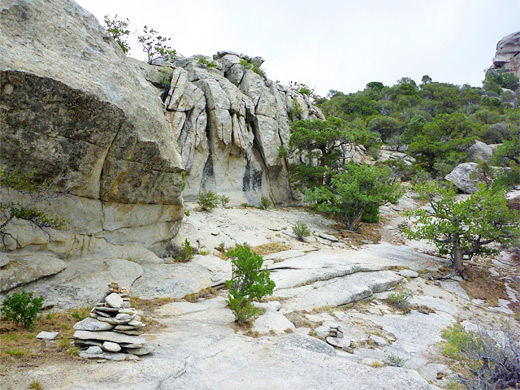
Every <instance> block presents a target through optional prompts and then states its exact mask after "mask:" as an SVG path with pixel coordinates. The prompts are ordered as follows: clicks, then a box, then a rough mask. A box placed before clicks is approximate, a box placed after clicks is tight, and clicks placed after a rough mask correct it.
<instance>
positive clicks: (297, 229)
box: [292, 221, 311, 241]
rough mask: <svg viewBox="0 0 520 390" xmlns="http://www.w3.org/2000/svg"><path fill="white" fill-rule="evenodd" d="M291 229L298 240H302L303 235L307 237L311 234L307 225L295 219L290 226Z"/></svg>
mask: <svg viewBox="0 0 520 390" xmlns="http://www.w3.org/2000/svg"><path fill="white" fill-rule="evenodd" d="M292 231H293V233H294V234H295V235H296V237H298V240H300V241H303V239H304V238H305V237H308V236H310V235H311V231H310V230H309V228H308V226H307V225H306V224H305V223H304V222H302V221H297V222H296V223H295V224H294V225H293V226H292Z"/></svg>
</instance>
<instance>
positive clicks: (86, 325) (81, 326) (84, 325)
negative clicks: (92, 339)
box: [74, 318, 114, 331]
mask: <svg viewBox="0 0 520 390" xmlns="http://www.w3.org/2000/svg"><path fill="white" fill-rule="evenodd" d="M113 327H114V325H112V324H109V323H108V322H103V321H99V320H96V319H94V318H85V319H84V320H82V321H80V322H78V323H77V324H75V325H74V329H76V330H93V331H98V330H110V329H112V328H113Z"/></svg>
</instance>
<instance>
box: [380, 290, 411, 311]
mask: <svg viewBox="0 0 520 390" xmlns="http://www.w3.org/2000/svg"><path fill="white" fill-rule="evenodd" d="M411 298H412V293H411V291H397V292H395V293H390V294H388V297H387V298H386V299H385V300H384V301H385V302H386V303H388V304H389V305H391V306H393V307H395V308H396V309H397V310H399V311H401V312H402V313H404V314H407V313H410V311H411V305H410V299H411Z"/></svg>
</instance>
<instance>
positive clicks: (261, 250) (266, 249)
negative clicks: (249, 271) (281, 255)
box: [251, 242, 291, 256]
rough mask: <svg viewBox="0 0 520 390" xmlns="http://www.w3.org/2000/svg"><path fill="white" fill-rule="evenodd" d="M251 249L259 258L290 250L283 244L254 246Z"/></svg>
mask: <svg viewBox="0 0 520 390" xmlns="http://www.w3.org/2000/svg"><path fill="white" fill-rule="evenodd" d="M251 249H252V250H253V251H254V252H256V253H258V254H259V255H260V256H266V255H270V254H271V253H278V252H283V251H288V250H289V249H291V247H290V246H289V245H287V244H286V243H284V242H269V243H267V244H262V245H258V246H255V247H253V248H251Z"/></svg>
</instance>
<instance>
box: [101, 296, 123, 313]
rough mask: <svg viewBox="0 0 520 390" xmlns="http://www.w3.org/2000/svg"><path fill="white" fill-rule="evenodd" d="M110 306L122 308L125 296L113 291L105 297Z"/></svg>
mask: <svg viewBox="0 0 520 390" xmlns="http://www.w3.org/2000/svg"><path fill="white" fill-rule="evenodd" d="M105 302H106V303H107V305H108V306H110V307H114V308H116V309H120V308H121V306H123V298H121V296H120V295H119V294H116V293H112V294H110V295H108V296H107V297H106V298H105Z"/></svg>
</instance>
